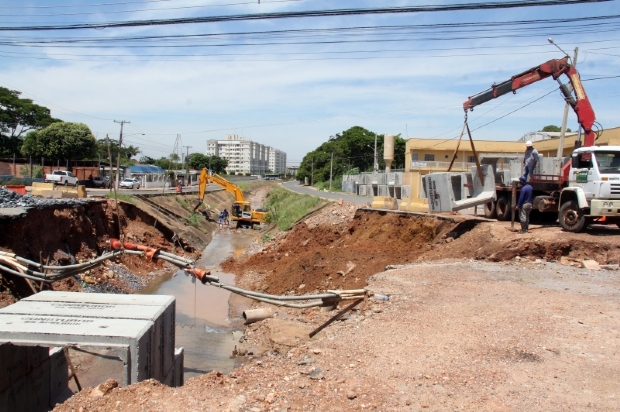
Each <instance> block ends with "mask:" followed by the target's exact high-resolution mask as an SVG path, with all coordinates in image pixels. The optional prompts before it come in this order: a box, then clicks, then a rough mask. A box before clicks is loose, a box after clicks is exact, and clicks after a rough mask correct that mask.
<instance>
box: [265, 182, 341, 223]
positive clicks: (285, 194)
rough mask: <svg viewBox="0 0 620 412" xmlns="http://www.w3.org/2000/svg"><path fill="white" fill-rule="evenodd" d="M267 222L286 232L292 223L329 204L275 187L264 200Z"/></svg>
mask: <svg viewBox="0 0 620 412" xmlns="http://www.w3.org/2000/svg"><path fill="white" fill-rule="evenodd" d="M266 201H267V203H266V204H265V205H264V207H265V209H267V212H268V213H267V222H268V223H275V224H276V226H277V227H278V229H280V230H288V229H289V228H290V227H291V226H292V225H293V223H295V222H296V221H298V220H299V219H301V218H302V217H304V216H305V215H307V214H308V213H310V212H312V211H313V210H315V209H316V208H318V207H320V206H323V205H324V204H326V203H329V202H328V201H327V200H324V199H320V198H318V197H315V196H310V195H300V194H298V193H294V192H291V191H289V190H286V189H284V188H282V187H275V188H274V189H273V190H272V191H271V192H269V194H268V195H267V198H266Z"/></svg>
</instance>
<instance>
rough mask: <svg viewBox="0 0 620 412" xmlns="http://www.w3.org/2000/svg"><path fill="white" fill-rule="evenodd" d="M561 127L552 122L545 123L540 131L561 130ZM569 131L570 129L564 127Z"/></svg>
mask: <svg viewBox="0 0 620 412" xmlns="http://www.w3.org/2000/svg"><path fill="white" fill-rule="evenodd" d="M561 131H562V128H561V127H559V126H556V125H553V124H550V125H547V126H545V127H543V128H542V130H541V132H561ZM566 131H567V132H568V133H570V129H566Z"/></svg>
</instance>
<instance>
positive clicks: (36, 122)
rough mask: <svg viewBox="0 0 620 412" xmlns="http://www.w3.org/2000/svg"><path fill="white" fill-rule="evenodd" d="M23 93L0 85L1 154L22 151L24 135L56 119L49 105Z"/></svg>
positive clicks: (56, 120) (57, 120) (5, 154)
mask: <svg viewBox="0 0 620 412" xmlns="http://www.w3.org/2000/svg"><path fill="white" fill-rule="evenodd" d="M20 94H21V93H20V92H18V91H16V90H9V89H7V88H4V87H0V155H3V156H7V155H12V154H13V153H20V151H21V147H22V143H23V136H24V135H25V134H26V133H27V132H29V131H31V130H38V129H42V128H44V127H47V126H49V125H50V124H52V123H54V122H59V121H60V120H59V119H54V118H53V117H52V116H51V114H50V110H49V109H48V108H47V107H43V106H39V105H38V104H34V103H33V102H32V100H30V99H22V98H20V97H19V95H20Z"/></svg>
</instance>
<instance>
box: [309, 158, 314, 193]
mask: <svg viewBox="0 0 620 412" xmlns="http://www.w3.org/2000/svg"><path fill="white" fill-rule="evenodd" d="M311 170H312V171H311V172H310V187H312V186H314V157H313V158H312V168H311Z"/></svg>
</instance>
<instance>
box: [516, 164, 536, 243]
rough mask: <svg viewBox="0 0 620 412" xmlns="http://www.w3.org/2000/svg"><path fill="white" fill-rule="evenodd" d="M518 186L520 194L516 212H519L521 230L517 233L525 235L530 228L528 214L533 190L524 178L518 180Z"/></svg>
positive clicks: (530, 208) (530, 209)
mask: <svg viewBox="0 0 620 412" xmlns="http://www.w3.org/2000/svg"><path fill="white" fill-rule="evenodd" d="M519 186H520V187H521V193H520V194H519V201H518V202H517V211H518V212H519V220H520V221H521V230H520V231H519V233H521V234H523V233H527V230H528V228H529V226H530V212H531V211H532V197H533V192H534V190H533V189H532V186H530V184H529V183H527V179H526V178H525V176H521V177H520V178H519Z"/></svg>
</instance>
